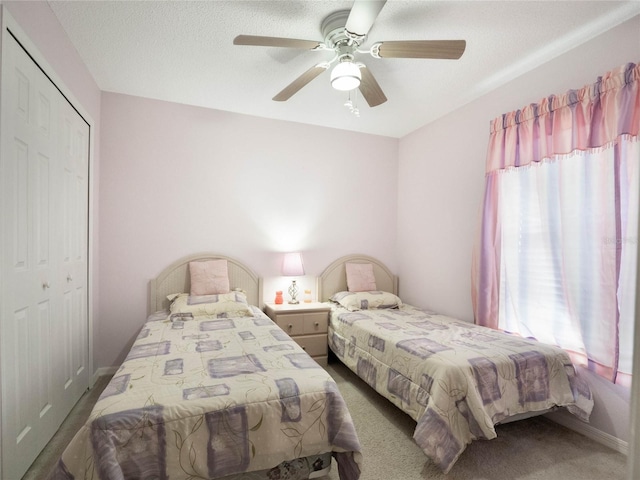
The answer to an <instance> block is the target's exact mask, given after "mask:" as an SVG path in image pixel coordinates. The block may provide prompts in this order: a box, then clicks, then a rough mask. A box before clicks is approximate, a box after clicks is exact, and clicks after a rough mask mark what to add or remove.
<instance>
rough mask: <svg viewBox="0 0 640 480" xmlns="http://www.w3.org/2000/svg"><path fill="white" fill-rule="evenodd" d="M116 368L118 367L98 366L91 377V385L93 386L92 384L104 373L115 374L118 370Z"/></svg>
mask: <svg viewBox="0 0 640 480" xmlns="http://www.w3.org/2000/svg"><path fill="white" fill-rule="evenodd" d="M118 368H119V367H100V368H99V369H97V370H96V371H95V373H94V374H93V377H92V378H91V386H92V387H93V385H94V384H95V383H96V382H97V381H98V378H100V377H102V376H104V375H115V373H116V372H117V371H118Z"/></svg>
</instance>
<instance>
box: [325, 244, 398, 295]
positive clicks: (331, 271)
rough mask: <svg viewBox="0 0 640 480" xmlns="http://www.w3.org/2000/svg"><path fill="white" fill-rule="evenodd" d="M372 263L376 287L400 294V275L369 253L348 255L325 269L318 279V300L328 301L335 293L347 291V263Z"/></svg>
mask: <svg viewBox="0 0 640 480" xmlns="http://www.w3.org/2000/svg"><path fill="white" fill-rule="evenodd" d="M347 262H349V263H371V264H372V265H373V274H374V276H375V277H376V287H377V289H378V290H382V291H384V292H391V293H393V294H394V295H398V277H396V276H395V275H394V274H393V273H391V270H389V269H388V268H387V267H386V265H385V264H384V263H382V262H381V261H379V260H377V259H375V258H373V257H369V256H368V255H347V256H344V257H341V258H339V259H337V260H336V261H335V262H333V263H332V264H331V265H329V266H328V267H327V268H325V269H324V272H322V273H321V274H320V278H319V279H318V301H320V302H326V301H328V300H329V298H331V296H332V295H333V294H334V293H337V292H346V291H347V273H346V269H345V266H344V264H345V263H347Z"/></svg>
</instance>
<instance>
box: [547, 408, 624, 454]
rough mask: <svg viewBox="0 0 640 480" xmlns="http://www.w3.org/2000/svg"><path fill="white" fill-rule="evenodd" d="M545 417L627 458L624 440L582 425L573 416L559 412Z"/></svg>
mask: <svg viewBox="0 0 640 480" xmlns="http://www.w3.org/2000/svg"><path fill="white" fill-rule="evenodd" d="M545 417H546V418H548V419H549V420H551V421H553V422H556V423H558V424H560V425H562V426H563V427H567V428H568V429H570V430H573V431H574V432H578V433H580V434H582V435H584V436H585V437H588V438H590V439H591V440H594V441H596V442H598V443H600V444H602V445H604V446H605V447H609V448H611V449H612V450H615V451H616V452H620V453H623V454H625V455H627V456H628V455H629V443H628V442H625V441H624V440H620V439H619V438H617V437H614V436H613V435H609V434H608V433H606V432H603V431H602V430H598V429H597V428H594V427H593V426H591V425H589V424H588V423H584V422H582V421H581V420H578V419H577V418H575V417H573V416H569V415H562V414H561V412H553V413H547V414H546V415H545Z"/></svg>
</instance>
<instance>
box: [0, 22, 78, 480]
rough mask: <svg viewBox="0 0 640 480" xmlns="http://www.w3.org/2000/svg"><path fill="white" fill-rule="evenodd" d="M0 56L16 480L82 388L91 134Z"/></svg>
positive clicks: (9, 51)
mask: <svg viewBox="0 0 640 480" xmlns="http://www.w3.org/2000/svg"><path fill="white" fill-rule="evenodd" d="M2 47H3V48H2V53H3V55H2V91H1V93H0V95H1V97H2V104H1V105H2V116H1V123H0V125H1V126H2V138H1V139H0V141H1V144H2V145H1V152H0V153H1V155H0V157H1V158H0V178H1V179H2V188H1V197H2V205H1V206H2V208H1V213H2V233H1V234H0V235H1V241H2V256H3V258H2V276H3V278H2V284H1V285H2V302H1V306H0V309H1V310H0V314H1V317H0V341H1V353H2V357H1V363H0V373H1V378H2V476H3V478H6V479H19V478H21V477H22V475H23V474H24V472H25V471H26V469H27V468H28V467H29V466H30V465H31V463H32V462H33V460H34V459H35V458H36V457H37V455H38V454H39V453H40V451H41V450H42V448H43V447H44V446H45V445H46V443H47V442H48V441H49V439H50V438H51V437H52V436H53V434H54V433H55V431H56V429H57V428H58V427H59V425H60V424H61V422H62V421H63V420H64V418H65V417H66V415H67V414H68V413H69V411H70V409H71V407H72V406H73V405H74V404H75V402H76V401H77V400H78V398H79V397H80V396H81V395H82V392H83V391H84V390H86V388H87V387H88V367H87V359H88V337H87V325H88V323H87V214H88V212H87V205H88V188H87V174H88V162H87V158H88V125H87V124H86V123H85V122H84V121H83V120H82V118H81V117H79V115H78V114H77V113H76V112H75V111H74V110H73V109H72V108H71V107H70V106H69V104H68V102H67V100H66V99H65V98H64V97H63V95H62V94H61V93H60V92H59V91H58V90H57V89H56V87H55V85H53V83H51V81H50V80H49V79H48V78H47V77H46V75H44V74H43V73H42V71H41V70H40V69H39V68H38V66H37V65H36V64H35V63H34V62H33V60H32V59H31V58H30V57H29V56H28V55H27V54H26V52H25V51H24V50H23V49H22V47H21V46H20V45H19V44H18V43H17V42H16V41H15V39H14V38H13V37H12V36H11V35H9V34H8V33H7V32H6V31H4V32H3V45H2ZM82 154H84V157H85V159H84V160H80V156H81V155H82ZM82 269H83V270H82Z"/></svg>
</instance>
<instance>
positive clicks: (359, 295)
mask: <svg viewBox="0 0 640 480" xmlns="http://www.w3.org/2000/svg"><path fill="white" fill-rule="evenodd" d="M331 301H332V302H336V303H339V304H340V305H342V306H343V307H344V308H346V309H347V310H350V311H352V312H354V311H356V310H375V309H388V308H399V307H401V306H402V300H400V298H399V297H397V296H395V295H394V294H393V293H389V292H381V291H377V290H375V291H371V292H338V293H336V294H334V295H333V296H332V297H331Z"/></svg>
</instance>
